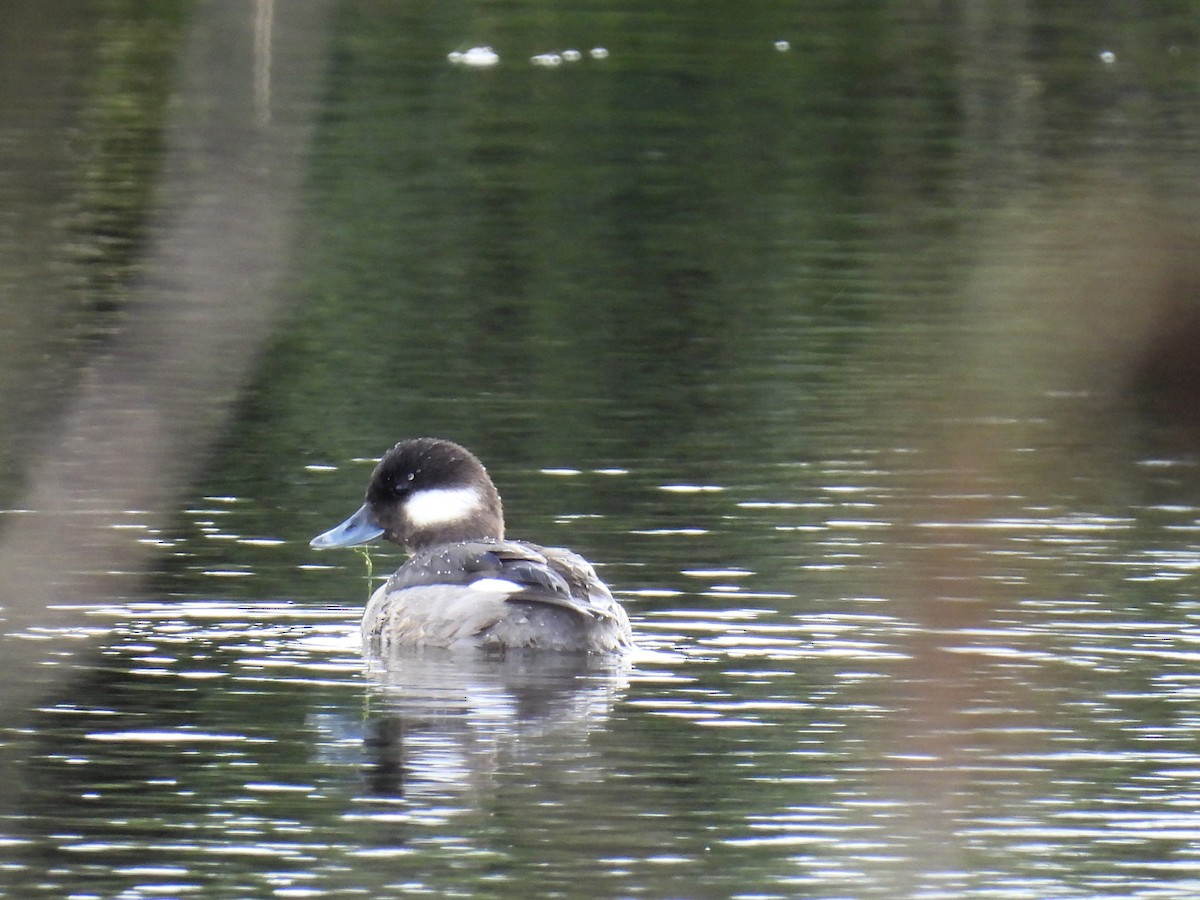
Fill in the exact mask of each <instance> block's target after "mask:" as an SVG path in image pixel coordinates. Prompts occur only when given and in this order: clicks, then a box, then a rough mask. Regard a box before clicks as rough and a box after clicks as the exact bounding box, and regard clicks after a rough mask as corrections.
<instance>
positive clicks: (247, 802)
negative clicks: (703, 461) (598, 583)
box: [3, 454, 1200, 897]
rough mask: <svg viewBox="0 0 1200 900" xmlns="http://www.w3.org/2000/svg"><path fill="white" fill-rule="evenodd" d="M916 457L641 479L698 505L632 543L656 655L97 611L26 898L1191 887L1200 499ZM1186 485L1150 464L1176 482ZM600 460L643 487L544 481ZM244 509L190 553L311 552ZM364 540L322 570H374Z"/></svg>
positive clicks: (1153, 475) (317, 621) (41, 742)
mask: <svg viewBox="0 0 1200 900" xmlns="http://www.w3.org/2000/svg"><path fill="white" fill-rule="evenodd" d="M911 456H912V455H911V454H903V455H901V456H897V457H893V458H892V460H891V462H892V463H893V464H894V463H895V462H896V461H897V460H902V459H910V458H911ZM882 462H883V459H882V458H878V457H877V458H875V459H871V460H864V459H859V460H849V461H848V460H832V461H826V462H818V461H814V462H813V463H812V465H811V466H810V467H809V468H810V472H809V475H810V478H811V482H812V483H813V484H814V485H818V487H816V488H815V489H814V490H813V491H811V492H808V493H784V492H782V490H781V484H777V485H775V488H776V490H775V491H773V492H766V491H764V488H765V487H766V486H767V485H765V484H764V483H763V482H762V481H760V480H759V478H758V477H756V478H755V480H754V483H753V484H752V485H751V484H746V483H735V482H730V483H725V484H715V483H708V484H693V483H687V482H672V483H658V480H657V479H650V480H645V479H642V478H640V477H639V475H640V473H639V472H638V470H637V469H636V468H633V469H631V470H630V471H627V472H625V473H624V474H623V475H621V478H622V479H623V482H624V483H625V484H626V485H627V486H628V487H627V490H629V491H630V492H631V493H633V494H638V493H646V494H651V495H654V494H658V495H666V496H667V497H668V498H669V500H668V502H669V505H670V506H672V507H673V508H675V510H676V512H675V515H674V517H673V518H675V520H676V521H674V522H673V523H672V524H670V525H669V526H661V527H654V528H643V529H631V530H630V531H629V532H628V534H627V535H626V538H627V539H628V540H629V541H630V544H629V546H631V547H637V548H639V551H640V552H639V554H638V556H637V557H636V558H635V557H630V558H628V559H626V560H620V559H618V560H614V561H611V562H610V565H609V566H608V567H607V570H608V572H609V573H613V574H610V575H609V577H610V578H612V580H613V581H614V584H616V586H617V587H618V593H619V595H620V596H621V598H622V599H623V600H624V601H625V602H626V604H627V605H628V606H629V608H630V610H631V612H632V614H633V616H634V619H635V624H636V632H637V635H638V644H639V649H638V652H637V653H636V654H635V656H634V657H633V658H632V659H630V660H626V661H623V662H620V663H616V662H614V663H608V664H605V663H601V662H598V661H590V662H589V661H586V660H578V659H556V658H551V659H549V660H548V659H545V658H535V659H533V660H530V659H522V658H516V659H508V660H494V659H481V658H474V657H455V656H453V655H451V656H444V655H438V654H430V655H428V656H424V657H422V656H418V657H413V658H404V659H399V660H392V661H391V662H390V663H389V664H387V665H381V664H380V663H378V662H376V663H375V664H373V665H372V664H367V663H364V661H363V660H362V658H361V656H360V653H359V649H358V639H357V628H356V619H357V616H358V614H359V608H358V607H356V606H350V605H337V606H329V605H322V604H312V603H297V602H284V601H265V600H251V601H242V602H232V603H231V602H226V601H221V600H219V599H212V600H187V599H181V600H175V601H141V602H134V603H128V604H119V605H104V606H96V607H94V608H91V609H89V615H90V617H91V618H92V619H93V620H94V621H95V622H96V625H97V626H98V627H99V626H103V627H107V628H111V629H112V632H111V636H110V637H109V638H108V639H106V641H105V649H104V651H103V652H102V654H101V655H100V657H99V658H98V659H97V660H96V661H95V662H94V663H89V664H87V665H85V666H82V667H80V668H79V669H78V671H77V673H76V674H75V675H74V676H72V679H71V680H70V681H69V682H68V686H66V687H64V688H62V689H60V690H58V691H56V692H55V694H54V695H52V697H51V698H50V699H48V700H47V701H46V702H45V704H44V705H42V706H40V707H39V708H38V709H37V711H36V715H35V716H34V717H33V719H32V721H31V722H30V723H29V724H28V726H27V727H25V728H23V729H22V730H21V731H20V732H11V731H10V732H9V733H8V735H7V736H6V738H5V745H6V753H8V754H10V755H13V754H15V755H19V756H20V757H21V758H22V760H23V761H22V763H21V770H22V772H23V783H22V784H21V786H20V789H19V791H18V794H17V798H16V799H17V802H18V803H19V805H18V806H17V807H15V809H19V810H20V811H21V812H20V813H19V815H17V816H16V817H15V818H14V817H13V816H12V815H11V814H10V815H9V816H8V817H7V818H6V823H7V824H6V826H5V833H6V837H5V840H4V845H3V857H4V860H5V864H4V872H5V873H6V880H8V881H9V883H10V884H13V885H20V886H21V887H20V889H21V891H22V893H21V894H20V895H21V896H41V895H45V896H65V895H67V894H71V895H74V896H122V897H141V896H145V897H151V896H188V895H190V894H193V893H198V894H204V895H210V894H215V895H219V896H268V895H270V896H285V897H286V896H319V895H333V896H358V895H363V896H402V895H408V894H420V893H434V894H437V895H445V894H455V893H467V894H472V895H475V894H478V893H480V892H486V893H487V894H489V895H508V894H512V895H514V896H515V895H518V894H520V895H525V894H527V892H528V890H529V889H530V888H529V885H530V884H536V885H537V886H538V887H537V890H538V891H539V892H541V893H544V894H545V895H548V896H555V895H575V894H577V893H579V892H580V891H581V890H585V888H583V887H582V885H587V887H586V891H587V892H588V893H589V894H591V895H596V894H599V895H606V896H607V895H611V896H638V895H646V896H697V895H704V896H712V895H721V896H742V897H752V896H753V897H758V896H779V897H788V896H814V897H860V896H880V897H883V896H897V895H900V894H904V895H908V896H921V897H954V896H963V895H968V894H969V895H972V896H996V897H1029V896H1047V897H1050V896H1064V897H1068V896H1069V897H1077V896H1084V895H1087V896H1096V895H1108V894H1114V895H1117V894H1119V895H1121V896H1146V897H1151V896H1154V897H1158V896H1162V897H1185V896H1189V895H1190V894H1192V893H1193V892H1194V891H1195V890H1196V889H1197V877H1196V875H1195V872H1194V870H1193V867H1194V866H1195V865H1197V858H1196V857H1197V853H1196V847H1197V841H1196V829H1197V819H1196V816H1197V803H1198V802H1200V793H1198V792H1197V790H1196V787H1195V784H1196V776H1197V771H1198V770H1200V769H1198V765H1200V764H1198V759H1200V757H1198V756H1197V753H1196V738H1195V734H1196V725H1197V722H1196V716H1197V715H1198V713H1200V705H1198V704H1197V699H1198V698H1197V693H1196V675H1195V671H1196V664H1197V662H1198V661H1200V630H1197V628H1196V626H1195V623H1194V621H1193V616H1194V612H1195V609H1194V607H1195V603H1194V601H1191V600H1188V599H1186V588H1185V587H1184V585H1186V583H1187V580H1188V579H1189V578H1190V577H1192V575H1193V573H1194V570H1195V566H1196V560H1197V551H1196V548H1195V545H1194V537H1195V533H1196V530H1197V528H1200V525H1197V519H1198V517H1197V507H1195V506H1191V505H1171V506H1164V505H1160V504H1155V505H1152V506H1148V507H1133V508H1129V509H1128V510H1127V511H1126V514H1125V515H1122V516H1114V515H1109V514H1098V513H1090V512H1086V511H1084V510H1082V509H1075V508H1072V507H1071V506H1069V505H1059V506H1056V507H1054V508H1046V507H1041V506H1038V505H1037V504H1034V503H1033V502H1032V501H1031V500H1030V499H1029V498H1026V497H1020V496H1016V495H1013V494H1005V495H1004V496H995V495H988V496H986V497H984V498H983V499H986V500H988V501H991V502H996V503H997V504H1000V505H1002V506H1003V507H1004V508H1005V511H1004V512H1003V513H1000V514H997V515H994V516H990V517H984V518H978V519H965V518H964V519H959V518H956V517H952V516H947V515H944V514H943V515H931V514H929V510H927V509H926V508H925V506H924V503H925V502H927V501H926V495H928V496H932V497H933V498H934V500H935V501H936V502H938V503H945V502H950V503H967V504H974V503H978V502H979V500H980V499H981V497H980V495H979V494H972V495H970V496H959V497H946V498H938V497H937V496H936V493H935V492H934V491H933V490H929V491H914V488H915V487H916V486H917V485H926V486H928V487H932V486H933V484H934V483H936V482H937V481H939V480H940V479H941V475H940V474H937V473H931V472H930V471H928V470H922V469H921V467H920V466H914V467H912V468H910V469H908V470H907V471H898V470H891V471H889V470H887V469H885V468H884V467H883V466H882ZM1181 466H1182V467H1183V468H1184V469H1185V470H1187V471H1188V473H1189V474H1190V471H1191V470H1192V468H1193V467H1194V464H1193V463H1187V464H1183V463H1175V464H1168V461H1166V460H1161V459H1160V460H1146V461H1144V462H1143V464H1142V466H1141V467H1140V469H1141V471H1143V472H1144V473H1145V474H1146V479H1147V484H1148V485H1149V484H1152V483H1154V482H1158V481H1161V480H1162V479H1163V478H1164V477H1170V478H1174V477H1177V476H1178V475H1179V469H1180V467H1181ZM351 468H354V469H357V468H359V467H358V466H354V465H353V464H351ZM1165 473H1173V474H1171V475H1170V476H1167V475H1166V474H1165ZM779 474H780V475H781V476H783V477H784V478H786V476H787V475H788V474H790V473H789V471H788V469H782V470H780V473H779ZM587 477H593V478H597V479H599V478H612V477H614V476H613V475H612V474H611V473H610V474H607V475H600V474H593V475H591V476H589V475H588V474H587V473H585V472H580V473H565V472H562V471H559V470H545V471H529V472H527V473H526V474H525V479H526V480H527V481H530V482H533V483H536V484H539V485H542V486H543V488H545V489H552V488H553V486H554V485H555V484H556V483H559V482H560V481H561V480H562V479H563V478H587ZM781 482H782V479H781ZM225 499H226V503H225V508H226V509H229V508H231V507H232V508H235V509H236V508H237V506H238V504H236V503H234V502H232V501H233V498H225ZM1064 499H1065V498H1064ZM211 512H212V510H211V509H209V510H203V509H200V508H197V510H196V511H195V513H194V515H195V520H196V523H197V529H198V532H199V535H203V536H199V535H198V536H195V537H186V536H184V537H181V538H180V539H179V541H177V542H176V543H175V544H174V545H173V549H174V550H175V551H176V552H182V553H183V558H185V559H186V558H188V552H187V551H188V548H189V546H190V542H192V541H212V540H218V541H222V540H223V541H230V542H236V541H239V540H243V541H245V543H244V546H245V547H246V550H245V551H244V553H243V554H242V555H241V556H240V558H242V559H244V560H249V562H247V563H246V565H247V566H248V568H249V570H250V571H249V574H246V578H247V579H248V580H250V581H253V580H254V578H255V577H256V575H255V574H253V573H254V571H255V570H258V572H260V573H261V574H264V575H269V574H270V568H271V565H272V563H271V561H270V558H271V555H272V554H274V553H277V552H278V551H279V549H280V546H281V545H280V544H278V543H276V542H274V541H271V540H262V539H254V538H251V539H249V540H246V539H245V538H243V537H242V536H240V535H239V534H238V530H237V528H236V527H235V526H236V521H233V520H236V515H233V516H226V517H225V519H226V522H225V524H224V525H223V526H222V527H221V528H220V529H216V528H215V527H214V526H213V525H211V524H209V523H211V522H212V521H213V519H212V518H211ZM942 512H944V510H942ZM206 516H207V517H206ZM562 520H563V521H565V522H568V523H579V522H580V521H585V522H587V523H588V526H589V528H591V529H598V530H603V529H605V528H606V527H607V526H608V525H609V524H610V523H609V522H608V520H607V519H606V518H605V517H603V516H595V517H590V518H588V519H586V520H580V519H578V518H575V517H573V516H570V515H564V516H562ZM685 523H686V524H685ZM568 527H569V526H568ZM948 534H952V537H948V536H947V535H948ZM723 536H725V537H732V536H740V537H742V538H749V539H750V540H749V541H747V545H756V544H757V545H760V546H761V547H762V548H763V549H760V550H759V554H760V557H759V558H767V559H770V560H772V561H773V562H774V563H775V565H776V566H777V567H778V566H779V558H780V553H779V551H780V549H781V548H783V547H790V548H791V550H792V553H791V554H790V557H789V558H788V561H787V562H786V564H785V565H783V566H782V567H778V568H777V571H775V572H772V573H767V572H764V571H761V570H760V565H759V562H758V558H754V557H747V556H744V555H739V554H736V553H726V554H724V555H719V556H716V555H705V554H702V553H701V552H699V549H698V547H697V544H699V543H700V542H704V541H706V540H708V539H710V538H713V537H716V538H721V537H723ZM929 554H932V555H934V556H937V557H940V558H941V557H944V558H946V559H949V560H951V561H952V565H949V566H947V567H945V568H939V567H938V566H937V564H935V563H931V562H929V560H924V561H923V560H922V555H929ZM345 557H348V559H347V558H343V559H340V560H335V561H333V562H331V563H329V564H328V567H324V568H315V569H314V568H311V567H310V568H303V569H302V570H301V571H297V572H296V573H295V574H294V575H293V576H291V577H293V578H300V579H302V578H304V577H305V574H304V573H305V572H307V575H308V577H314V578H330V577H338V578H342V579H344V580H345V581H346V583H348V584H352V583H354V582H356V581H357V582H359V583H360V584H361V579H362V575H363V569H362V563H361V560H358V559H357V558H356V557H353V555H352V554H349V553H347V554H345ZM321 559H322V560H324V559H325V557H322V558H321ZM964 560H965V561H967V563H964ZM602 562H603V561H602ZM964 564H970V566H971V567H972V569H973V571H972V572H970V573H969V574H967V573H965V572H962V571H959V570H958V567H959V566H961V565H964ZM1046 564H1049V568H1050V569H1051V570H1052V571H1050V572H1049V573H1044V572H1041V571H1040V569H1041V568H1042V567H1043V566H1044V565H1046ZM302 566H304V567H307V566H309V564H308V563H303V564H302ZM672 566H673V567H674V570H673V571H672V570H671V567H672ZM645 568H652V569H654V570H655V571H656V572H658V573H659V574H658V575H657V576H656V577H655V578H653V579H649V578H647V579H643V580H640V581H639V580H637V579H636V577H633V578H631V577H629V576H630V574H631V573H636V572H638V571H639V570H643V569H645ZM914 570H921V571H914ZM617 572H620V573H622V574H621V575H620V577H619V578H618V577H617V576H616V574H615V573H617ZM198 577H199V578H201V579H202V580H209V581H211V582H212V583H213V584H217V585H219V584H220V583H223V579H227V578H228V573H227V572H222V571H219V570H214V569H211V568H206V569H204V570H203V574H201V575H199V576H198ZM238 580H239V582H240V581H241V579H238ZM1035 584H1037V585H1039V587H1038V588H1037V589H1034V585H1035ZM933 585H937V586H940V587H938V588H937V589H936V590H935V591H933V592H930V593H928V594H926V593H924V592H925V591H926V590H927V589H928V588H929V587H930V586H933ZM363 589H364V590H365V587H364V588H363ZM856 589H860V590H856ZM212 593H213V595H214V596H219V595H220V593H221V591H220V590H219V588H214V589H213V591H212ZM9 808H10V811H11V810H12V809H14V807H9Z"/></svg>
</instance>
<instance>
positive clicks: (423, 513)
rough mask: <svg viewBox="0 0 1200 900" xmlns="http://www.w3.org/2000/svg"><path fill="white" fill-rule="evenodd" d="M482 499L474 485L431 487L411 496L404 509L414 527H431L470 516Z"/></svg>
mask: <svg viewBox="0 0 1200 900" xmlns="http://www.w3.org/2000/svg"><path fill="white" fill-rule="evenodd" d="M482 499H483V498H481V497H480V496H479V491H477V490H475V488H473V487H460V488H430V489H429V490H426V491H418V492H417V493H415V494H413V495H412V496H411V497H409V498H408V502H407V503H405V504H404V511H405V512H406V513H407V514H408V521H409V522H411V523H412V525H413V527H414V528H430V527H432V526H434V525H447V524H449V523H451V522H459V521H462V520H463V519H467V518H470V516H472V515H473V514H474V513H475V512H476V510H478V509H479V507H480V506H481V504H482Z"/></svg>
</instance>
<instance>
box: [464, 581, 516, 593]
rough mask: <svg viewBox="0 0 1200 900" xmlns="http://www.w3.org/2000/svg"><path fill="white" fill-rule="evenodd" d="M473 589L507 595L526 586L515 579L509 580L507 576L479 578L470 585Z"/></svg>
mask: <svg viewBox="0 0 1200 900" xmlns="http://www.w3.org/2000/svg"><path fill="white" fill-rule="evenodd" d="M468 587H470V589H471V590H473V591H480V592H482V593H486V594H500V595H501V596H504V597H507V596H508V595H509V594H518V593H520V592H521V591H522V590H524V588H522V586H521V585H519V584H517V583H516V582H515V581H509V580H508V579H507V578H478V579H476V580H475V581H472V582H471V583H470V585H468Z"/></svg>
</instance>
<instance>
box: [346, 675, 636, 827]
mask: <svg viewBox="0 0 1200 900" xmlns="http://www.w3.org/2000/svg"><path fill="white" fill-rule="evenodd" d="M371 674H372V675H373V676H374V678H375V680H376V685H377V689H376V691H375V692H374V694H373V696H372V698H371V705H372V709H373V710H378V712H377V713H376V714H375V715H373V716H371V717H370V718H369V719H368V721H367V723H366V726H365V727H366V733H365V734H364V736H363V745H364V752H365V754H366V760H365V765H366V770H365V777H366V781H367V785H368V787H369V790H370V792H371V793H372V794H374V795H376V796H404V797H406V798H408V799H410V800H416V801H419V800H420V799H421V798H424V797H427V798H429V799H430V800H431V801H436V802H438V803H444V802H445V800H446V795H447V794H449V793H452V794H454V795H455V796H456V797H458V798H459V802H464V803H465V805H467V806H470V807H474V806H476V805H479V806H480V807H481V808H482V807H483V806H485V805H486V803H487V802H488V800H489V798H493V797H494V794H495V782H496V778H497V776H498V773H499V772H500V771H501V770H503V769H506V768H509V767H512V766H522V765H537V766H538V771H539V773H541V774H539V777H538V781H539V783H540V784H541V783H542V782H545V783H544V784H541V788H542V789H545V790H547V791H550V792H552V791H553V789H554V787H553V785H554V779H555V778H557V777H561V778H564V779H568V780H571V779H578V778H579V777H580V775H581V774H583V773H582V769H585V768H586V767H587V766H589V765H591V763H589V762H588V760H589V759H591V756H590V754H588V753H587V752H586V751H587V743H588V740H589V737H590V736H591V735H592V734H593V733H594V732H596V731H598V730H600V729H601V728H602V727H603V725H604V723H605V721H606V720H607V719H608V717H609V715H610V713H611V711H612V708H613V705H614V703H615V702H616V701H617V700H618V699H619V698H620V697H621V696H622V694H623V693H624V691H625V690H626V688H627V686H628V678H627V674H628V664H627V660H626V659H625V658H624V657H622V656H619V655H604V656H600V655H595V654H592V655H587V654H578V653H576V654H567V653H533V654H529V653H510V654H507V655H505V656H504V657H503V658H499V657H496V656H491V655H488V654H472V655H469V656H466V655H463V654H457V653H447V652H445V651H429V652H416V653H410V654H403V655H401V656H398V657H394V658H392V659H390V660H388V666H387V668H386V669H385V668H373V669H372V670H371ZM544 763H549V764H550V765H543V764H544ZM547 773H552V774H547ZM476 801H477V802H476Z"/></svg>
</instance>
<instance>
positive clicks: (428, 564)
mask: <svg viewBox="0 0 1200 900" xmlns="http://www.w3.org/2000/svg"><path fill="white" fill-rule="evenodd" d="M363 635H364V638H365V639H366V641H367V644H368V647H369V648H371V649H373V650H375V651H376V652H384V651H386V650H387V649H388V648H390V647H398V646H416V645H423V646H439V647H453V646H460V645H473V646H485V647H497V648H501V647H503V648H507V647H532V648H540V649H555V650H606V651H607V650H616V649H620V648H622V647H624V646H627V645H628V643H629V622H628V619H627V617H626V616H625V612H624V610H623V609H622V608H621V607H620V605H619V604H618V603H617V602H616V601H615V600H614V599H613V597H612V594H611V593H610V592H609V590H608V588H607V587H605V585H604V583H603V582H601V581H600V579H599V578H597V577H596V573H595V571H594V570H593V569H592V567H591V566H590V565H589V564H588V563H587V561H586V560H584V559H583V558H582V557H580V556H578V555H577V554H575V553H572V552H571V551H569V550H562V549H558V548H545V547H539V546H536V545H534V544H526V543H522V542H519V541H490V540H485V541H462V542H458V543H454V544H447V545H443V546H440V547H434V548H432V549H429V550H425V551H422V552H420V553H418V554H416V555H415V556H413V558H412V559H410V560H409V561H408V562H407V563H406V564H405V565H403V566H402V567H401V568H400V569H399V570H398V571H397V572H396V573H395V574H394V575H393V576H392V577H391V578H390V579H388V581H387V582H386V583H385V584H384V585H383V586H382V587H381V588H379V590H377V591H376V592H375V595H374V596H373V597H372V598H371V602H370V603H369V604H368V606H367V610H366V614H365V615H364V617H363Z"/></svg>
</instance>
